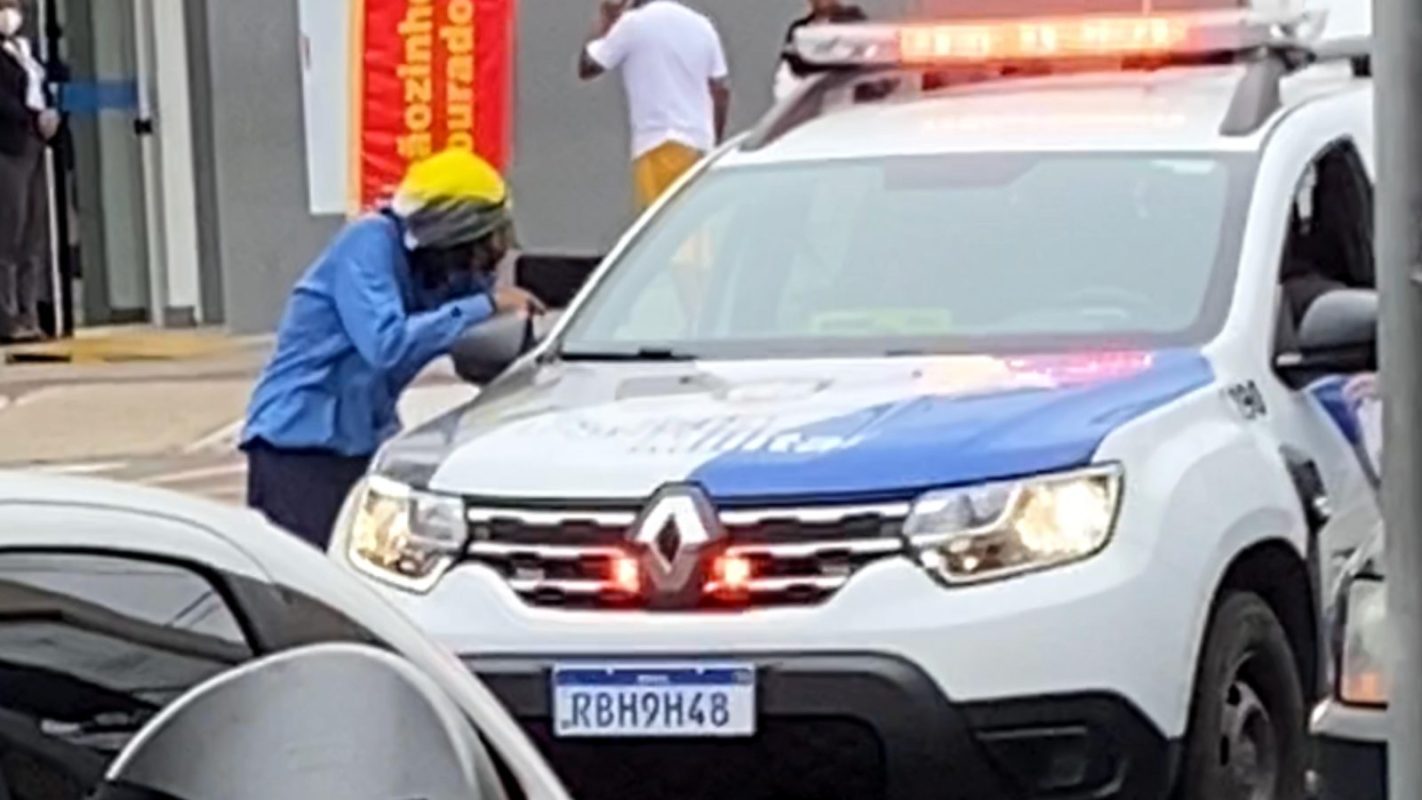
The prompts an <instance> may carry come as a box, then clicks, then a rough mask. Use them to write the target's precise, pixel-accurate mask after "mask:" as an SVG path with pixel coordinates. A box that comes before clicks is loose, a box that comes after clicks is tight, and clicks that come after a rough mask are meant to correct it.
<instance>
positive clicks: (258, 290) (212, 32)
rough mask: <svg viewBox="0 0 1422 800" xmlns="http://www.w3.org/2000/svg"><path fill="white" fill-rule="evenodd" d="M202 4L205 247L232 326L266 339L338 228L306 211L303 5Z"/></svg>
mask: <svg viewBox="0 0 1422 800" xmlns="http://www.w3.org/2000/svg"><path fill="white" fill-rule="evenodd" d="M202 3H203V5H204V6H205V7H204V9H203V11H204V14H205V17H206V23H207V42H206V45H207V53H208V65H209V70H208V74H207V75H206V76H204V77H206V78H207V85H206V86H200V85H197V84H195V86H196V88H195V89H194V92H195V93H199V94H200V93H202V92H204V91H205V92H206V94H207V97H208V98H210V99H211V102H210V103H209V102H206V101H201V102H198V103H195V104H194V108H195V110H202V109H206V110H208V111H210V114H211V122H210V124H199V125H196V126H195V130H194V135H195V136H197V137H199V139H200V141H199V143H198V152H199V153H200V154H201V153H203V152H204V151H206V152H208V153H211V154H212V156H211V159H212V160H211V162H210V163H208V164H203V163H199V164H198V168H199V170H203V169H207V170H210V174H209V176H207V178H200V179H199V181H200V188H201V187H202V184H201V182H202V181H203V180H210V181H211V183H210V184H209V185H208V194H207V196H208V197H209V198H215V203H214V204H213V205H214V208H213V209H211V210H212V212H213V213H210V214H209V220H208V222H209V226H210V227H209V229H208V230H206V231H204V236H203V239H204V241H205V242H212V241H214V240H215V241H216V242H217V245H216V248H217V253H216V255H217V257H218V259H219V262H218V263H219V264H220V265H221V272H222V294H221V296H222V300H223V305H224V306H225V308H226V312H227V313H226V322H227V324H228V326H229V327H230V328H232V329H233V330H235V331H238V332H251V331H265V330H270V329H272V328H273V327H274V326H275V324H276V321H277V319H278V318H279V316H280V314H281V310H282V307H283V305H284V304H285V301H286V295H287V292H288V291H289V290H290V288H291V285H292V283H293V282H294V281H295V279H296V278H297V277H298V276H299V275H300V274H301V272H302V270H304V269H305V267H306V265H307V264H308V263H309V262H310V260H311V258H312V257H313V256H314V255H315V254H316V253H318V252H320V250H321V247H322V246H323V245H324V244H325V242H326V239H327V238H329V237H330V235H331V234H332V233H333V232H334V231H335V230H336V229H337V226H338V225H339V223H340V220H338V219H316V218H313V217H312V216H311V214H310V212H309V211H308V208H309V206H308V205H307V192H306V140H305V135H304V132H303V131H304V127H303V124H302V113H303V112H302V98H301V70H300V67H301V62H300V59H299V58H298V56H297V42H298V37H299V33H298V31H299V27H298V25H297V17H296V3H292V2H273V0H260V2H253V1H252V0H242V1H240V2H239V1H237V0H202ZM193 77H194V79H195V80H196V79H197V78H198V77H199V76H197V75H194V76H193ZM204 135H206V136H207V137H210V139H211V147H210V148H205V147H204V144H203V143H202V141H201V139H202V138H203V137H204ZM199 160H200V161H201V159H199ZM206 272H207V271H206V270H204V273H206Z"/></svg>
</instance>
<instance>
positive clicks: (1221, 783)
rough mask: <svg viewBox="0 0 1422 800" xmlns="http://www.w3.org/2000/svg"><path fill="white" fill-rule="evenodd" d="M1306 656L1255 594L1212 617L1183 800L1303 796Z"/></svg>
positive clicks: (1184, 765)
mask: <svg viewBox="0 0 1422 800" xmlns="http://www.w3.org/2000/svg"><path fill="white" fill-rule="evenodd" d="M1306 713H1307V712H1306V710H1305V708H1304V696H1303V684H1302V681H1301V680H1300V679H1299V671H1298V662H1297V661H1296V660H1295V657H1294V652H1293V648H1292V647H1290V645H1289V639H1288V637H1287V636H1286V635H1285V634H1284V628H1283V626H1282V625H1281V624H1280V623H1279V620H1278V618H1277V617H1275V616H1274V612H1273V611H1272V610H1270V608H1269V606H1268V605H1267V604H1265V602H1264V601H1263V600H1262V599H1260V598H1259V596H1258V595H1255V594H1251V593H1247V592H1231V593H1229V594H1226V595H1225V596H1224V597H1222V598H1221V599H1220V601H1219V603H1218V604H1217V605H1216V607H1215V611H1214V614H1213V615H1212V616H1211V619H1210V627H1209V630H1208V632H1207V633H1206V636H1205V648H1204V652H1203V653H1202V654H1201V656H1200V665H1199V669H1198V671H1197V674H1196V676H1195V691H1194V696H1193V698H1192V700H1191V703H1190V728H1189V731H1188V732H1187V733H1186V739H1185V753H1184V758H1183V759H1182V760H1181V763H1180V776H1179V780H1178V781H1177V784H1178V789H1177V791H1176V797H1177V798H1178V800H1301V798H1303V797H1304V796H1305V794H1304V786H1305V773H1306V771H1307V768H1308V732H1307V721H1306V719H1305V716H1306Z"/></svg>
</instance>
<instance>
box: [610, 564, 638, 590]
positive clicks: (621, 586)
mask: <svg viewBox="0 0 1422 800" xmlns="http://www.w3.org/2000/svg"><path fill="white" fill-rule="evenodd" d="M612 585H613V586H616V587H617V590H618V591H619V592H623V593H626V594H641V592H642V568H641V567H640V566H638V565H637V559H635V558H632V557H630V556H618V557H616V558H614V559H613V560H612Z"/></svg>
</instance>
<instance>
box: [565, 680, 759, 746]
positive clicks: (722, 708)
mask: <svg viewBox="0 0 1422 800" xmlns="http://www.w3.org/2000/svg"><path fill="white" fill-rule="evenodd" d="M553 731H554V733H555V734H557V735H558V736H562V737H652V736H657V737H660V736H666V737H673V736H675V737H732V736H753V735H754V734H755V668H754V667H751V666H748V665H745V664H665V665H663V664H656V665H590V664H578V665H564V666H558V667H555V668H554V670H553Z"/></svg>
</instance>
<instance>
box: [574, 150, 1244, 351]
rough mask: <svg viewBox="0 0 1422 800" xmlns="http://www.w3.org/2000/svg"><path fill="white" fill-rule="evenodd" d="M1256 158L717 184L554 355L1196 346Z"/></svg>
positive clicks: (909, 165) (859, 172)
mask: <svg viewBox="0 0 1422 800" xmlns="http://www.w3.org/2000/svg"><path fill="white" fill-rule="evenodd" d="M1252 175H1253V162H1252V161H1251V160H1249V158H1248V157H1246V156H1233V155H1220V154H1198V153H1197V154H1191V153H1180V154H1161V153H1146V154H1129V153H1127V154H1079V153H1075V154H1074V153H1060V154H1052V153H1040V154H1034V153H1026V154H992V155H972V156H957V155H947V156H898V157H885V158H875V159H850V160H844V161H835V162H819V163H815V164H809V165H806V164H792V165H774V166H751V167H735V168H727V169H723V170H720V171H714V172H711V173H708V174H707V175H706V176H705V177H704V178H702V179H700V180H698V181H697V182H696V183H694V184H693V185H692V186H690V187H688V189H687V190H686V191H685V192H684V193H683V194H682V195H681V196H679V197H677V198H676V199H675V200H674V201H672V202H671V203H670V204H669V205H668V207H667V209H666V210H665V211H664V212H663V213H662V214H661V215H660V216H659V217H658V218H657V219H656V220H654V221H653V222H652V223H651V225H650V227H649V228H648V229H647V230H646V231H644V232H643V233H642V234H641V235H640V236H639V237H638V239H637V240H636V241H635V242H634V244H633V245H632V246H631V247H630V248H629V250H628V251H627V252H626V253H625V254H624V255H623V256H622V257H621V258H620V259H619V260H618V262H617V263H616V265H615V266H614V268H613V270H612V271H611V272H610V273H609V274H608V276H607V278H606V279H605V280H603V281H602V282H601V283H600V284H599V285H598V286H596V287H595V288H594V289H593V290H592V293H591V294H590V295H589V298H588V301H587V302H586V303H584V304H583V306H582V308H580V309H579V311H578V312H577V316H576V317H575V318H574V319H573V320H571V321H570V323H569V326H568V329H567V332H566V334H565V335H564V338H563V341H562V342H561V343H560V347H561V349H562V350H563V351H564V352H565V353H567V354H570V355H572V354H579V353H583V354H596V353H608V352H611V353H613V354H634V353H636V352H637V351H638V350H641V349H644V348H657V349H672V350H676V351H680V352H683V353H685V354H687V355H708V356H728V355H731V356H734V355H736V354H742V353H743V354H745V355H747V356H758V355H764V354H775V353H780V352H787V353H804V354H825V355H835V354H840V353H850V352H862V351H865V350H869V351H873V352H881V351H884V350H889V351H898V350H902V349H909V348H912V349H930V350H967V351H972V352H981V351H1001V350H1013V349H1027V350H1030V349H1040V348H1043V347H1046V348H1049V349H1058V348H1062V347H1072V346H1080V345H1084V344H1101V343H1107V344H1111V345H1113V346H1119V345H1121V344H1127V343H1142V344H1163V343H1185V342H1197V341H1203V340H1205V339H1207V338H1208V337H1209V336H1210V335H1212V333H1213V330H1214V329H1215V327H1216V326H1217V325H1218V324H1220V323H1221V322H1222V320H1223V315H1224V313H1225V311H1226V310H1227V306H1228V301H1229V290H1230V287H1231V285H1232V280H1231V278H1232V276H1233V270H1234V268H1235V264H1236V262H1237V257H1236V256H1237V252H1238V247H1239V241H1240V237H1241V233H1242V220H1243V219H1244V213H1243V209H1244V205H1245V204H1246V203H1247V202H1248V197H1249V186H1250V184H1251V182H1252Z"/></svg>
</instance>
